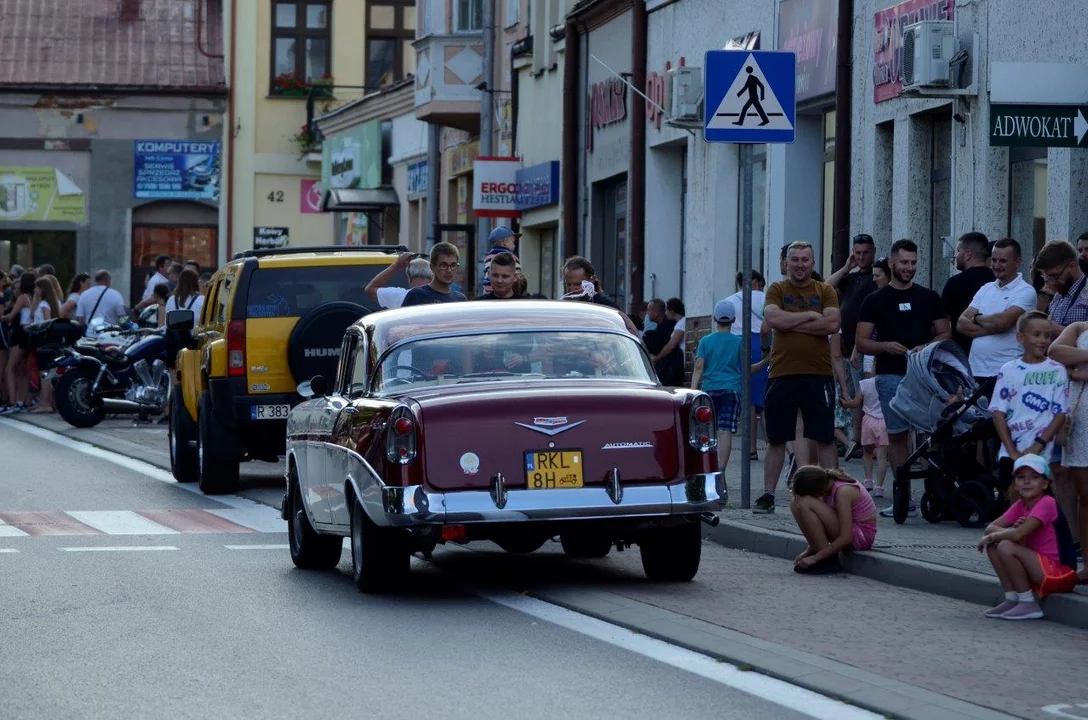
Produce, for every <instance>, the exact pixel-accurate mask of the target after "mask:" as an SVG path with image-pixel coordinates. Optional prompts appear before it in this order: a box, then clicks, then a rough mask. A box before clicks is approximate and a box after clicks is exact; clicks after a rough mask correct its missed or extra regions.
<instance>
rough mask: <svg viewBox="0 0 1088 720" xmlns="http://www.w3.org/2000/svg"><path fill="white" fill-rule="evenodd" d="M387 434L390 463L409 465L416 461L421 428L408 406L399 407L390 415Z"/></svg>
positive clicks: (386, 446) (386, 450) (386, 452)
mask: <svg viewBox="0 0 1088 720" xmlns="http://www.w3.org/2000/svg"><path fill="white" fill-rule="evenodd" d="M386 427H387V428H388V430H387V431H386V434H385V457H386V459H387V460H389V462H393V463H397V464H398V465H407V464H409V463H410V462H412V461H413V460H415V459H416V448H417V445H418V442H417V435H418V434H419V426H418V425H417V424H416V418H415V416H414V415H412V411H411V410H409V409H408V406H407V405H398V406H397V407H395V408H393V412H391V413H390V414H389V424H388V425H387V426H386Z"/></svg>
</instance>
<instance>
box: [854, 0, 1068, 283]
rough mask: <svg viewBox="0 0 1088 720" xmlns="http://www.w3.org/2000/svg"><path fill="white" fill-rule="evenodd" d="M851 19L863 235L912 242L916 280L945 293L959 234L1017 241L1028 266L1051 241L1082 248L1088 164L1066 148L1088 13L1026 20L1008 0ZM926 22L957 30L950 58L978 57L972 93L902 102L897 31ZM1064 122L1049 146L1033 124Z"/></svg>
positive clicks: (1063, 7)
mask: <svg viewBox="0 0 1088 720" xmlns="http://www.w3.org/2000/svg"><path fill="white" fill-rule="evenodd" d="M855 12H856V18H855V23H854V27H855V32H856V36H855V38H854V45H853V52H854V67H855V68H860V67H871V68H873V71H872V72H856V73H855V75H854V84H853V94H854V121H853V125H854V133H855V136H856V140H857V142H858V147H859V149H860V151H859V152H857V153H855V155H854V157H853V162H852V176H853V192H852V203H851V210H852V222H851V224H852V226H853V227H854V229H855V230H865V231H868V232H871V233H872V234H873V236H874V237H876V238H877V239H878V241H880V243H881V245H882V246H884V247H887V243H890V242H891V241H892V240H894V239H896V238H900V237H909V238H913V239H914V240H915V241H917V242H918V244H919V247H920V255H919V271H918V281H919V282H922V283H925V284H927V285H931V286H933V287H935V288H937V289H940V288H941V287H942V286H943V284H944V282H945V280H947V278H948V277H949V276H950V275H951V274H952V273H953V272H955V269H954V261H953V253H954V250H955V239H956V238H957V237H958V236H959V235H961V234H963V233H964V232H967V231H970V230H978V231H982V232H984V233H986V235H988V236H989V237H990V239H991V240H996V239H998V238H1002V237H1012V238H1014V239H1016V240H1018V241H1019V242H1020V244H1021V246H1022V248H1023V252H1024V255H1025V257H1026V258H1027V257H1030V256H1032V255H1033V254H1034V253H1035V252H1036V251H1038V250H1039V248H1040V247H1041V246H1042V244H1043V243H1044V242H1046V241H1047V240H1052V239H1071V240H1073V241H1074V242H1075V240H1076V237H1077V236H1078V235H1079V234H1080V233H1082V232H1084V231H1085V230H1088V203H1086V202H1085V199H1086V193H1085V188H1086V187H1088V152H1086V151H1085V150H1084V149H1083V148H1078V147H1069V145H1070V144H1076V143H1074V142H1073V138H1074V134H1075V128H1074V127H1073V116H1074V115H1075V114H1076V111H1075V110H1070V109H1069V106H1070V105H1075V104H1077V103H1083V102H1085V100H1086V99H1088V81H1086V80H1085V77H1086V74H1085V72H1084V70H1085V66H1084V62H1083V61H1084V58H1085V57H1086V56H1088V39H1086V38H1085V37H1084V35H1083V33H1080V32H1078V30H1077V25H1076V23H1075V22H1072V19H1074V18H1079V17H1083V16H1084V14H1085V13H1086V12H1088V2H1085V0H1075V1H1074V2H1069V3H1061V4H1046V3H1044V4H1040V5H1033V6H1032V9H1031V12H1029V13H1025V12H1023V6H1022V5H1020V4H1018V3H1015V2H1013V1H1012V0H986V2H981V3H971V4H961V3H953V2H943V1H934V0H916V1H914V2H907V3H889V2H877V1H876V0H868V1H866V2H858V3H857V4H856V5H855ZM917 20H944V21H951V22H952V23H953V26H954V33H953V35H954V38H955V47H956V49H964V50H966V51H967V53H968V56H969V60H968V62H967V63H966V65H965V67H964V68H963V71H962V75H961V76H960V83H959V84H960V85H962V86H963V89H964V90H965V91H966V92H965V94H962V95H959V96H955V95H952V94H950V93H947V92H942V91H941V90H932V91H930V92H933V93H935V95H932V96H929V97H926V96H921V95H919V94H918V93H903V94H900V93H901V91H902V82H901V78H900V76H901V66H902V27H903V26H904V25H906V24H909V23H910V22H913V21H917ZM1040 38H1046V42H1040V40H1039V39H1040ZM1062 106H1065V108H1064V109H1063V107H1062ZM1055 115H1062V116H1065V117H1067V118H1068V132H1063V133H1062V137H1047V135H1053V134H1054V133H1049V132H1042V131H1041V128H1042V127H1043V125H1042V124H1041V123H1038V122H1036V124H1035V126H1034V127H1035V130H1033V129H1032V127H1033V126H1032V123H1031V118H1038V117H1052V116H1055ZM1017 119H1021V123H1022V124H1020V125H1019V127H1020V128H1022V130H1018V129H1017V127H1018V123H1017ZM1006 129H1007V130H1008V131H1007V132H1004V131H1005V130H1006ZM1079 139H1080V138H1079V137H1078V138H1076V140H1077V141H1078V142H1079ZM1048 145H1049V147H1047V146H1048ZM1059 145H1064V147H1060V146H1059ZM1025 272H1027V267H1026V265H1025Z"/></svg>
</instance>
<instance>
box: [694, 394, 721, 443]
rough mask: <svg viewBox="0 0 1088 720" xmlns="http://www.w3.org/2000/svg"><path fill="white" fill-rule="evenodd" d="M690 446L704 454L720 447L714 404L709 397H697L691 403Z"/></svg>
mask: <svg viewBox="0 0 1088 720" xmlns="http://www.w3.org/2000/svg"><path fill="white" fill-rule="evenodd" d="M688 444H689V445H691V446H692V447H693V448H695V449H696V450H698V451H699V452H704V453H706V452H710V451H711V450H713V449H714V448H716V447H718V428H717V422H716V418H715V413H714V403H713V402H712V401H711V399H710V396H709V395H705V394H699V395H696V396H695V399H694V400H693V401H692V402H691V412H690V413H689V417H688Z"/></svg>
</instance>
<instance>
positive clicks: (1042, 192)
mask: <svg viewBox="0 0 1088 720" xmlns="http://www.w3.org/2000/svg"><path fill="white" fill-rule="evenodd" d="M1046 174H1047V158H1046V148H1027V147H1024V148H1018V147H1014V148H1009V237H1011V238H1014V239H1016V240H1018V241H1019V242H1020V246H1021V247H1022V248H1023V251H1024V255H1025V257H1035V255H1036V254H1037V253H1038V252H1039V250H1041V249H1042V247H1043V243H1045V242H1046Z"/></svg>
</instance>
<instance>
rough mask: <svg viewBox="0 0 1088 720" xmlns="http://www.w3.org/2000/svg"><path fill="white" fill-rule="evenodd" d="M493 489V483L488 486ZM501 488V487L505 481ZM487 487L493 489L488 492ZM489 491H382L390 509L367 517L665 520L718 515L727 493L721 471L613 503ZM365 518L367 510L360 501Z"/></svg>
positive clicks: (579, 494) (584, 491) (584, 492)
mask: <svg viewBox="0 0 1088 720" xmlns="http://www.w3.org/2000/svg"><path fill="white" fill-rule="evenodd" d="M494 485H497V483H494V484H493V488H494ZM504 486H505V483H504ZM493 488H492V489H493ZM492 489H488V490H464V491H460V492H445V493H438V492H429V491H427V490H426V489H425V488H424V487H423V486H420V485H413V486H411V487H407V488H384V489H383V491H382V496H383V499H384V501H385V504H387V505H388V506H390V509H389V511H387V512H385V513H384V514H383V515H381V516H376V515H370V517H371V519H372V520H374V522H375V523H376V524H378V525H382V526H391V525H392V526H398V527H410V526H415V525H444V524H472V523H489V522H519V521H526V520H552V521H556V520H590V519H594V518H617V517H620V518H622V517H653V516H659V517H667V516H670V515H690V514H699V513H707V512H710V513H714V512H719V511H720V510H722V509H723V508H724V507H725V504H726V501H727V499H728V494H727V490H726V486H725V476H724V475H723V474H722V473H721V472H711V473H700V474H697V475H691V476H689V477H687V478H686V479H685V480H683V481H682V482H677V483H672V484H670V485H628V486H627V487H625V488H623V495H622V496H621V497H620V500H619V501H618V502H617V501H615V500H613V498H612V497H611V495H610V494H609V491H608V490H607V489H606V488H603V487H586V488H571V489H561V490H554V489H553V490H510V489H506V502H505V504H504V506H503V507H498V506H497V502H496V500H495V498H494V497H493V496H492ZM364 507H366V508H367V512H368V514H370V511H371V507H372V506H370V505H366V504H365V503H364Z"/></svg>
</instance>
